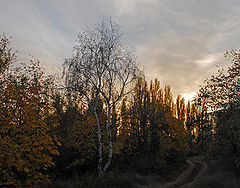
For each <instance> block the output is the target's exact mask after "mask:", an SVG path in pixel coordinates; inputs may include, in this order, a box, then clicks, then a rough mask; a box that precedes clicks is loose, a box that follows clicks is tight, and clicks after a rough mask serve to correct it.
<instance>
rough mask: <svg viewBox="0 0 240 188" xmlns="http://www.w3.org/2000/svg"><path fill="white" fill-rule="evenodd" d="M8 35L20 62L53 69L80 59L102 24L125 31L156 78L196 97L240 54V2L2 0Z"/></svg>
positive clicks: (1, 18)
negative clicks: (79, 48) (80, 38)
mask: <svg viewBox="0 0 240 188" xmlns="http://www.w3.org/2000/svg"><path fill="white" fill-rule="evenodd" d="M0 2H1V11H0V34H2V33H5V34H6V35H7V36H12V37H13V39H12V41H11V42H12V46H13V48H14V49H17V50H18V51H19V59H21V60H25V59H27V58H28V57H29V55H32V56H34V57H35V58H37V59H39V60H40V61H41V62H42V64H43V65H45V66H46V67H51V66H61V64H62V63H63V61H64V59H65V58H67V57H70V56H71V54H72V47H73V46H74V44H75V39H76V36H77V33H78V32H80V31H82V30H84V28H86V26H88V27H92V26H93V25H94V23H96V21H98V20H99V19H102V18H108V17H112V18H113V19H114V20H115V21H116V22H117V23H118V24H120V25H121V29H122V32H123V33H124V36H123V40H124V41H125V42H126V43H127V44H128V45H129V46H130V47H132V48H133V49H134V50H135V54H136V56H137V60H138V63H139V66H140V67H141V68H142V69H143V70H144V72H145V74H146V77H147V78H148V79H154V78H159V79H160V80H161V82H162V85H166V84H168V85H171V87H172V90H173V92H174V94H175V95H176V94H181V95H183V96H185V97H188V96H191V95H192V94H193V93H194V92H196V91H197V90H198V89H199V85H200V84H202V83H203V80H204V79H205V78H206V77H208V76H209V75H210V74H211V73H214V72H215V71H216V65H220V66H227V65H228V61H227V59H225V58H224V53H225V51H226V50H230V49H239V48H240V19H239V18H240V1H239V0H0Z"/></svg>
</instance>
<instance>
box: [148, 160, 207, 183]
mask: <svg viewBox="0 0 240 188" xmlns="http://www.w3.org/2000/svg"><path fill="white" fill-rule="evenodd" d="M187 163H189V165H190V166H189V167H188V169H187V170H185V171H184V172H183V173H182V174H181V175H180V176H179V177H178V178H177V179H176V180H175V181H174V182H167V183H155V184H151V185H149V186H147V187H148V188H175V187H179V188H191V187H195V184H196V183H197V182H198V181H199V180H200V179H201V178H202V177H203V176H204V175H205V173H206V171H207V167H208V166H207V164H206V163H205V162H202V161H199V160H187ZM199 164H200V168H199ZM193 173H194V174H195V173H196V175H194V174H193Z"/></svg>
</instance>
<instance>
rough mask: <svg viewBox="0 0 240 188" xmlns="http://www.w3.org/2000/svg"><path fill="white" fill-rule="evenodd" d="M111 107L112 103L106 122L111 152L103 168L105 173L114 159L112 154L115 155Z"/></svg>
mask: <svg viewBox="0 0 240 188" xmlns="http://www.w3.org/2000/svg"><path fill="white" fill-rule="evenodd" d="M110 120H111V107H110V104H108V121H107V124H106V129H107V133H108V147H109V153H108V159H107V162H106V164H105V166H104V168H103V173H104V174H105V173H106V171H107V170H108V168H109V166H110V164H111V161H112V155H113V147H112V130H111V127H110V123H111V121H110Z"/></svg>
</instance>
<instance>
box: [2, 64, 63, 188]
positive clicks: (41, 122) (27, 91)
mask: <svg viewBox="0 0 240 188" xmlns="http://www.w3.org/2000/svg"><path fill="white" fill-rule="evenodd" d="M31 68H32V69H31V70H30V69H29V67H27V68H25V69H24V70H16V71H13V72H6V73H5V76H4V77H1V78H0V182H1V184H2V185H5V186H6V185H11V186H13V187H25V186H33V185H36V184H38V183H48V182H49V181H50V179H49V176H48V175H47V174H45V173H46V172H45V171H44V168H45V169H46V167H50V166H53V165H54V163H53V161H52V157H51V155H59V152H58V148H57V145H61V143H60V142H59V141H58V139H57V138H56V137H53V136H51V135H50V131H51V129H52V128H53V127H54V126H56V125H57V123H56V122H54V121H52V122H50V123H49V122H47V117H48V116H49V115H50V111H51V106H50V105H49V104H48V103H47V101H46V98H44V97H45V96H44V95H43V94H42V93H44V92H46V91H47V88H46V87H45V85H44V84H46V83H44V79H43V77H42V74H41V71H40V70H39V69H38V68H37V65H36V64H33V66H32V67H31ZM49 84H50V83H49ZM54 141H56V142H57V145H56V143H55V142H54Z"/></svg>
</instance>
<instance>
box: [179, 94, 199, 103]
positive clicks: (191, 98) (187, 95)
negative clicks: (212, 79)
mask: <svg viewBox="0 0 240 188" xmlns="http://www.w3.org/2000/svg"><path fill="white" fill-rule="evenodd" d="M196 94H197V93H196V92H192V93H184V94H183V95H182V97H183V98H184V99H185V103H187V102H188V101H190V102H191V101H192V100H193V98H194V96H196Z"/></svg>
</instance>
